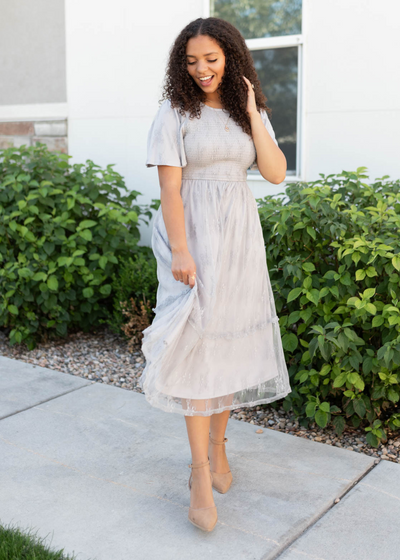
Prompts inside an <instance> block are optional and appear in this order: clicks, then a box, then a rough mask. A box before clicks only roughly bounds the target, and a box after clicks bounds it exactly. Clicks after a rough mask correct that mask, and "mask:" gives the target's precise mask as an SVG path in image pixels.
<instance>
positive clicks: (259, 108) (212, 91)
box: [140, 17, 291, 531]
mask: <svg viewBox="0 0 400 560" xmlns="http://www.w3.org/2000/svg"><path fill="white" fill-rule="evenodd" d="M265 101H266V98H265V96H264V95H263V93H262V91H261V87H260V83H259V80H258V77H257V74H256V71H255V69H254V66H253V61H252V57H251V54H250V52H249V50H248V48H247V46H246V43H245V41H244V39H243V37H242V36H241V34H240V33H239V31H238V30H237V29H236V28H235V27H234V26H233V25H231V24H230V23H228V22H226V21H224V20H221V19H219V18H213V17H210V18H206V19H202V18H198V19H196V20H195V21H193V22H191V23H189V24H188V25H187V26H186V27H185V28H184V29H183V30H182V31H181V33H180V34H179V35H178V37H177V39H176V40H175V43H174V45H173V46H172V48H171V51H170V55H169V62H168V67H167V74H166V82H165V85H164V101H163V103H162V104H161V106H160V107H159V110H158V112H157V114H156V116H155V118H154V121H153V123H152V125H151V128H150V131H149V135H148V146H147V149H148V153H147V161H146V165H147V167H151V166H157V167H158V176H159V182H160V187H161V205H160V207H159V209H158V211H157V214H156V216H155V220H154V224H153V233H152V248H153V252H154V254H155V256H156V258H157V274H158V280H159V286H158V291H157V305H156V308H155V309H154V311H155V313H156V316H155V318H154V321H153V323H152V324H151V325H150V326H149V327H148V328H147V329H145V330H144V331H143V340H142V350H143V353H144V356H145V358H146V366H145V369H144V371H143V374H142V377H141V379H140V386H141V388H142V389H143V391H144V393H145V396H146V399H147V400H148V402H149V403H150V404H152V405H153V406H156V407H158V408H161V409H162V410H165V411H167V412H177V413H179V414H183V415H184V416H185V421H186V427H187V432H188V437H189V443H190V449H191V454H192V464H191V465H189V467H191V469H192V470H191V474H190V478H189V489H190V491H191V492H190V507H189V520H190V521H191V522H192V523H193V524H194V525H196V526H197V527H199V528H200V529H203V530H206V531H211V530H212V529H213V528H214V527H215V524H216V522H217V510H216V506H215V503H214V500H213V494H212V487H214V488H215V489H216V490H218V491H219V492H221V493H225V492H226V491H227V490H228V488H229V487H230V484H231V482H232V473H231V471H230V469H229V463H228V460H227V457H226V454H225V445H224V444H225V442H226V441H227V438H225V430H226V426H227V422H228V418H229V415H230V410H232V409H234V408H237V407H245V406H256V405H258V404H262V403H268V402H272V401H275V400H277V399H281V398H283V397H284V396H286V395H287V394H288V393H290V392H291V388H290V385H289V378H288V372H287V369H286V364H285V361H284V355H283V350H282V344H281V337H280V330H279V323H278V317H277V316H276V312H275V303H274V298H273V294H272V290H271V285H270V280H269V275H268V270H267V265H266V257H265V247H264V239H263V234H262V229H261V223H260V219H259V215H258V209H257V204H256V201H255V198H254V196H253V194H252V192H251V190H250V188H249V186H248V185H247V183H246V177H247V170H248V169H249V168H250V169H254V168H257V167H258V169H259V171H260V173H261V174H262V175H263V177H264V178H265V179H266V180H268V181H270V182H272V183H275V184H278V183H281V182H282V181H283V180H284V179H285V173H286V159H285V156H284V155H283V153H282V152H281V150H280V149H279V147H278V145H277V142H276V140H275V135H274V131H273V129H272V127H271V124H270V122H269V119H268V115H267V106H266V104H265Z"/></svg>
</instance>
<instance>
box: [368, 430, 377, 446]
mask: <svg viewBox="0 0 400 560" xmlns="http://www.w3.org/2000/svg"><path fill="white" fill-rule="evenodd" d="M366 440H367V443H369V445H370V446H371V447H378V446H379V440H378V438H377V437H376V435H375V434H373V433H372V432H368V434H367V436H366Z"/></svg>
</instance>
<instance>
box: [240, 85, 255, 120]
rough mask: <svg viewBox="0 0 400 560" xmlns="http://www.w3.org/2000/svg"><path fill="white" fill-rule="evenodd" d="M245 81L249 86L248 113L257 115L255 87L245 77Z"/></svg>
mask: <svg viewBox="0 0 400 560" xmlns="http://www.w3.org/2000/svg"><path fill="white" fill-rule="evenodd" d="M243 79H244V81H245V82H246V85H247V106H246V111H247V113H248V114H249V115H250V116H251V115H252V113H254V112H256V113H257V105H256V96H255V93H254V89H253V86H252V85H251V82H250V80H248V79H247V78H246V77H245V76H243Z"/></svg>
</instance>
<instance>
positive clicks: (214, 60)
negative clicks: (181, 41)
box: [186, 35, 225, 97]
mask: <svg viewBox="0 0 400 560" xmlns="http://www.w3.org/2000/svg"><path fill="white" fill-rule="evenodd" d="M186 62H187V69H188V72H189V74H190V75H191V76H192V78H193V80H194V81H195V82H196V84H198V86H199V87H201V89H202V90H203V91H204V92H205V93H206V94H208V97H209V94H213V93H214V92H215V91H216V90H217V89H218V86H219V84H220V82H221V80H222V76H223V75H224V70H225V55H224V53H223V50H222V49H221V48H220V47H219V45H218V43H217V42H216V41H215V40H214V39H212V38H211V37H209V36H208V35H199V36H198V37H192V38H191V39H189V41H188V42H187V44H186ZM210 76H211V80H201V79H200V78H209V77H210ZM211 97H213V96H212V95H211Z"/></svg>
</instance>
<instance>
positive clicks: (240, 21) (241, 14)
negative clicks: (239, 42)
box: [210, 0, 302, 39]
mask: <svg viewBox="0 0 400 560" xmlns="http://www.w3.org/2000/svg"><path fill="white" fill-rule="evenodd" d="M301 4H302V0H279V1H278V0H211V2H210V15H211V16H213V17H219V18H221V19H224V20H226V21H229V22H230V23H232V24H233V25H234V26H235V27H236V28H237V29H239V31H240V32H241V34H242V35H243V37H244V38H245V39H256V38H263V37H277V36H279V35H297V34H300V33H301Z"/></svg>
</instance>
